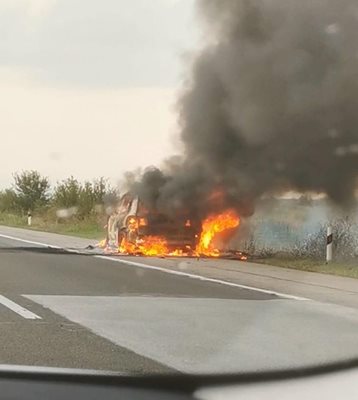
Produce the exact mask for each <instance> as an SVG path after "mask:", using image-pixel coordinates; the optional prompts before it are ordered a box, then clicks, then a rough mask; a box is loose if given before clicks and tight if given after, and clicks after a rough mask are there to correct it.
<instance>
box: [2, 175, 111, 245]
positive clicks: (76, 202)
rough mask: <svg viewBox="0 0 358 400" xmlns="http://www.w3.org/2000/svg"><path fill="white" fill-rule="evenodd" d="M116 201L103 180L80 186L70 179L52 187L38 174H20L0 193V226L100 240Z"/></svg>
mask: <svg viewBox="0 0 358 400" xmlns="http://www.w3.org/2000/svg"><path fill="white" fill-rule="evenodd" d="M116 199H117V193H116V191H115V190H114V189H113V188H111V187H110V185H109V184H108V182H107V180H106V179H104V178H99V179H97V180H94V181H85V182H80V181H78V180H77V179H75V178H74V177H70V178H67V179H65V180H63V181H61V182H58V183H57V184H56V185H55V186H54V187H52V186H51V184H50V182H49V179H48V178H47V177H44V176H41V174H40V173H39V172H37V171H23V172H21V173H16V174H14V181H13V184H12V186H11V187H10V188H7V189H5V190H3V191H1V192H0V224H1V225H8V226H15V227H23V228H25V227H26V228H31V229H37V230H42V231H48V232H56V233H62V234H69V235H75V236H80V237H85V238H91V239H100V238H102V237H103V235H104V228H103V227H104V225H105V223H106V211H108V207H111V205H113V204H114V203H115V201H116ZM29 213H30V214H31V220H32V221H31V227H29V226H28V214H29Z"/></svg>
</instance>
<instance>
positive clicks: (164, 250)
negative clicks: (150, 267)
mask: <svg viewBox="0 0 358 400" xmlns="http://www.w3.org/2000/svg"><path fill="white" fill-rule="evenodd" d="M119 252H120V253H123V254H142V255H145V256H162V255H165V254H168V247H167V241H166V240H165V238H163V237H160V236H146V237H145V238H144V239H141V240H138V241H137V243H136V244H134V243H131V242H128V241H126V240H125V239H123V240H122V243H121V244H120V246H119Z"/></svg>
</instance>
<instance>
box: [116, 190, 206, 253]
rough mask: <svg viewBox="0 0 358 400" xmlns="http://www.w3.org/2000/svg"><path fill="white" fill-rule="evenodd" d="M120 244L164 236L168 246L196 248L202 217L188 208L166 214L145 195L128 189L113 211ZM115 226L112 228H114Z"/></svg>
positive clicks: (118, 243) (174, 248) (184, 248)
mask: <svg viewBox="0 0 358 400" xmlns="http://www.w3.org/2000/svg"><path fill="white" fill-rule="evenodd" d="M112 217H113V220H114V224H115V229H116V236H117V245H118V246H120V244H121V243H122V240H123V239H125V240H126V241H128V242H131V243H133V244H136V243H137V242H138V241H140V240H142V239H144V238H145V237H150V236H151V237H152V236H156V237H163V238H165V239H166V243H167V246H168V249H169V250H186V251H188V250H190V249H191V250H194V249H195V247H196V244H197V241H198V237H199V234H200V230H201V224H200V221H195V220H193V219H191V218H189V217H188V215H187V214H186V213H185V212H178V213H176V214H175V215H167V214H164V213H162V212H160V211H159V210H153V209H150V208H149V207H148V206H147V205H146V204H145V203H144V202H143V200H142V199H140V198H139V197H138V196H133V195H131V194H130V193H126V194H125V195H124V196H122V197H121V199H120V201H119V204H118V207H117V209H116V211H115V213H114V214H113V216H112ZM112 229H113V228H112Z"/></svg>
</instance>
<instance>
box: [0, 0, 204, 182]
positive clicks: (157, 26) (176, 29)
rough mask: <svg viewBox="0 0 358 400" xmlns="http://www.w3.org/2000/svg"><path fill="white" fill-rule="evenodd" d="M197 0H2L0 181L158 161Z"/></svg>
mask: <svg viewBox="0 0 358 400" xmlns="http://www.w3.org/2000/svg"><path fill="white" fill-rule="evenodd" d="M194 2H195V0H130V1H128V0H103V1H99V0H0V32H1V33H0V85H1V86H0V87H1V91H0V110H1V111H0V115H1V117H0V130H1V136H2V139H3V140H2V142H1V155H2V159H1V169H0V188H3V187H6V186H8V185H9V184H10V183H11V181H12V173H13V172H16V171H21V170H27V169H36V170H39V171H40V172H41V173H42V174H44V175H47V176H48V177H49V178H50V179H51V181H52V183H56V181H57V180H60V179H63V178H66V177H68V176H70V175H74V176H75V177H78V178H79V179H91V178H96V177H99V176H105V177H108V178H110V179H111V181H112V182H113V183H115V182H116V181H117V180H119V179H120V178H121V176H122V174H123V172H124V171H127V170H132V169H134V168H136V167H140V166H142V167H143V166H146V165H153V164H160V161H161V160H162V159H163V158H165V157H166V156H168V155H170V154H171V153H173V152H175V149H176V148H178V144H177V143H176V141H175V136H176V134H177V133H178V127H177V120H176V119H177V116H176V111H175V102H176V96H177V93H178V91H179V89H180V87H181V83H182V79H183V77H184V76H185V72H186V69H187V68H188V63H189V60H190V54H191V52H193V50H194V49H195V48H196V47H197V44H198V29H197V22H196V20H195V7H194Z"/></svg>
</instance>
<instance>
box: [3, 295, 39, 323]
mask: <svg viewBox="0 0 358 400" xmlns="http://www.w3.org/2000/svg"><path fill="white" fill-rule="evenodd" d="M0 304H2V305H3V306H5V307H7V308H9V309H10V310H11V311H14V312H15V313H16V314H19V315H21V317H23V318H26V319H42V318H41V317H39V316H38V315H36V314H34V313H33V312H31V311H29V310H27V309H26V308H24V307H21V306H19V305H18V304H16V303H15V302H13V301H11V300H9V299H8V298H7V297H5V296H2V295H0Z"/></svg>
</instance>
